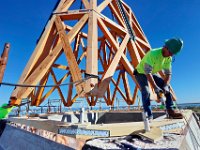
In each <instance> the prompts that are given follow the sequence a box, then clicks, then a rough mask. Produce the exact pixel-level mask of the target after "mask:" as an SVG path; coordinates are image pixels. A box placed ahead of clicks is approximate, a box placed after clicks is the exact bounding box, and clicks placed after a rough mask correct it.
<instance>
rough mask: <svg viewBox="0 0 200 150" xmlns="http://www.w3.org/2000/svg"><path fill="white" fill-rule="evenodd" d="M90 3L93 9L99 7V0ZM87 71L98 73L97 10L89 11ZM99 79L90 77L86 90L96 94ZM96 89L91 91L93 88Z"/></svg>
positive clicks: (88, 72)
mask: <svg viewBox="0 0 200 150" xmlns="http://www.w3.org/2000/svg"><path fill="white" fill-rule="evenodd" d="M90 5H91V7H92V8H93V9H96V7H97V0H92V1H91V2H90ZM86 58H87V59H86V73H87V74H92V75H98V28H97V15H96V12H95V11H91V12H90V13H89V21H88V44H87V55H86ZM97 82H98V80H97V79H95V78H92V79H89V80H87V81H86V82H85V87H84V88H85V91H86V92H87V93H88V92H90V94H91V95H93V94H95V93H94V92H95V91H96V87H95V85H96V84H97ZM94 87H95V89H94V90H93V91H91V90H92V89H93V88H94Z"/></svg>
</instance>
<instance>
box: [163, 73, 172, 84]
mask: <svg viewBox="0 0 200 150" xmlns="http://www.w3.org/2000/svg"><path fill="white" fill-rule="evenodd" d="M170 81H171V74H166V75H165V79H164V83H165V85H169V83H170Z"/></svg>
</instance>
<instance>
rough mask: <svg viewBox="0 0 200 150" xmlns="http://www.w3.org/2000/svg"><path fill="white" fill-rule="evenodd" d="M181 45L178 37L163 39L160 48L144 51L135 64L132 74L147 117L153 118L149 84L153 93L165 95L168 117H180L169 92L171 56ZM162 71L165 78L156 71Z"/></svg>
mask: <svg viewBox="0 0 200 150" xmlns="http://www.w3.org/2000/svg"><path fill="white" fill-rule="evenodd" d="M182 47H183V41H182V40H181V39H179V38H172V39H168V40H166V41H165V44H164V46H163V47H161V48H157V49H152V50H150V51H149V52H147V53H146V55H145V56H144V57H143V59H142V60H141V62H140V63H139V64H138V65H137V67H136V69H135V71H134V75H135V78H136V80H137V82H138V84H139V86H140V90H141V94H142V103H143V108H144V112H145V113H147V115H148V118H149V119H153V114H152V111H151V104H150V90H149V84H148V81H149V82H150V84H151V86H152V87H153V88H154V91H155V93H157V94H158V93H159V92H163V93H164V94H165V96H166V102H165V104H166V110H167V112H168V115H169V117H170V118H174V119H182V118H183V115H182V114H181V113H180V112H177V111H175V110H174V108H173V107H174V104H173V100H172V96H171V93H170V86H169V83H170V80H171V75H172V71H171V63H172V56H173V55H176V54H178V53H179V52H180V51H181V49H182ZM159 71H163V72H164V74H165V78H164V79H162V78H161V77H159V76H158V75H157V74H156V73H158V72H159Z"/></svg>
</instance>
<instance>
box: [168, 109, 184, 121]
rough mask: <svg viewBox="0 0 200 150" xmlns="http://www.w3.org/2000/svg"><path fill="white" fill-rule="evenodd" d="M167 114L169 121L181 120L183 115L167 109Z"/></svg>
mask: <svg viewBox="0 0 200 150" xmlns="http://www.w3.org/2000/svg"><path fill="white" fill-rule="evenodd" d="M167 113H168V115H169V118H171V119H183V114H182V113H180V112H177V111H176V110H173V109H167Z"/></svg>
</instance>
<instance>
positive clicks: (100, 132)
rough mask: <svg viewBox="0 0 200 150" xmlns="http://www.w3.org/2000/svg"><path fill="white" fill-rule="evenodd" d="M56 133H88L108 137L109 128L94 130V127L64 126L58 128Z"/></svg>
mask: <svg viewBox="0 0 200 150" xmlns="http://www.w3.org/2000/svg"><path fill="white" fill-rule="evenodd" d="M58 134H62V135H90V136H101V137H109V136H110V131H109V130H95V129H84V128H76V129H75V128H64V127H61V128H59V129H58Z"/></svg>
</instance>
